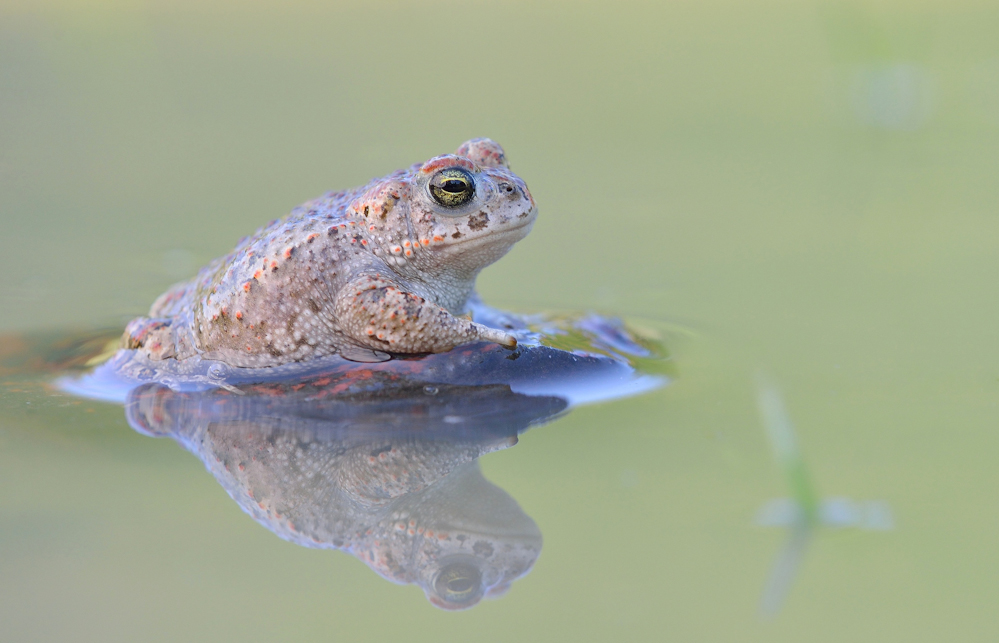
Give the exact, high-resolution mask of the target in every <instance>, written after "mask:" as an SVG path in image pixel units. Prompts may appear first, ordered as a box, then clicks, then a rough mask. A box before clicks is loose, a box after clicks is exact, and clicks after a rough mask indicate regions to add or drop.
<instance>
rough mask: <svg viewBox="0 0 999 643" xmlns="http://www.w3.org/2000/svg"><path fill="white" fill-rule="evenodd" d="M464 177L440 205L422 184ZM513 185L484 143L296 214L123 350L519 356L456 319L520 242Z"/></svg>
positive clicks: (290, 356)
mask: <svg viewBox="0 0 999 643" xmlns="http://www.w3.org/2000/svg"><path fill="white" fill-rule="evenodd" d="M449 168H461V169H463V170H465V171H467V172H468V173H469V174H470V175H471V176H472V177H473V179H474V186H475V194H474V197H473V198H472V199H471V200H470V201H468V202H467V203H465V204H463V205H461V206H457V207H450V208H449V207H445V206H443V205H441V204H439V203H438V202H436V201H435V200H434V199H433V198H432V196H431V193H430V191H429V188H428V184H429V182H430V181H431V180H432V179H433V178H434V176H435V175H436V174H437V173H438V172H440V171H441V170H447V169H449ZM536 215H537V208H536V206H535V203H534V199H533V198H532V197H531V194H530V192H529V191H528V190H527V186H526V185H525V184H524V182H523V181H522V180H521V179H520V178H519V177H517V176H516V175H515V174H513V173H512V172H511V171H510V170H509V168H508V166H507V163H506V157H505V155H504V152H503V149H502V148H501V147H500V146H499V145H498V144H496V143H495V142H493V141H491V140H489V139H473V140H471V141H468V142H466V143H464V144H462V146H461V147H459V148H458V150H457V153H456V154H447V155H443V156H438V157H435V158H433V159H430V160H429V161H427V162H426V163H422V164H417V165H414V166H412V167H410V168H409V169H407V170H399V171H397V172H393V173H392V174H389V175H388V176H386V177H384V178H380V179H375V180H373V181H371V182H370V183H368V184H367V185H365V186H363V187H360V188H356V189H353V190H345V191H341V192H331V193H328V194H326V195H324V196H322V197H320V198H318V199H315V200H313V201H309V202H306V203H304V204H302V205H301V206H299V207H297V208H295V209H294V210H293V211H292V212H291V214H290V215H288V216H287V217H285V218H284V219H280V220H277V221H274V222H272V223H271V224H270V225H268V226H266V227H264V228H262V229H260V230H258V231H257V233H256V234H255V235H253V236H252V237H248V238H246V239H243V240H242V241H241V242H240V243H239V245H237V246H236V249H235V250H233V252H231V253H230V254H228V255H227V256H225V257H222V258H220V259H216V260H215V261H213V262H212V263H210V264H209V265H208V266H206V267H205V268H204V269H202V270H201V272H199V273H198V275H197V276H196V277H195V278H194V279H193V280H191V281H188V282H183V283H180V284H177V285H175V286H173V287H172V288H170V289H169V290H168V291H167V292H166V293H164V294H163V295H162V296H160V298H159V299H157V300H156V302H155V303H154V304H153V306H152V308H151V309H150V311H149V316H148V317H140V318H138V319H135V320H133V321H132V322H131V323H130V324H129V325H128V327H127V329H126V331H125V337H124V345H125V346H126V347H127V348H136V349H139V350H142V351H143V352H145V353H146V354H147V355H148V356H149V357H150V358H152V359H168V358H174V359H184V358H187V357H190V356H193V355H199V354H200V355H201V356H203V357H205V358H208V359H216V360H220V361H223V362H226V363H228V364H231V365H233V366H245V367H266V366H276V365H280V364H285V363H288V362H296V361H302V360H307V359H310V358H314V357H322V356H326V355H332V354H335V353H339V354H340V355H342V356H344V357H346V358H348V359H354V360H358V361H379V360H381V359H386V358H387V357H388V355H389V354H391V353H439V352H444V351H447V350H450V349H451V348H453V347H455V346H458V345H461V344H465V343H468V342H473V341H483V340H484V341H492V342H497V343H499V344H502V345H504V346H507V347H511V348H512V347H514V346H516V340H515V339H514V338H513V337H512V336H511V335H509V334H507V333H505V332H502V331H498V330H495V329H491V328H488V327H486V326H482V325H480V324H477V323H474V322H472V321H470V320H468V319H466V318H464V317H460V315H462V314H463V313H464V312H465V306H466V302H467V301H468V298H469V296H470V295H471V293H472V291H473V288H474V286H475V277H476V276H477V275H478V273H479V271H480V270H482V268H484V267H486V266H487V265H489V264H491V263H493V262H494V261H496V260H497V259H499V258H500V257H502V256H503V255H504V254H506V252H507V251H508V250H509V249H510V247H511V246H513V244H514V243H516V242H517V241H519V240H520V239H522V238H523V237H524V236H526V235H527V233H528V232H529V231H530V229H531V226H532V225H533V223H534V220H535V217H536Z"/></svg>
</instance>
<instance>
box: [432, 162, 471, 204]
mask: <svg viewBox="0 0 999 643" xmlns="http://www.w3.org/2000/svg"><path fill="white" fill-rule="evenodd" d="M430 195H431V196H432V197H434V201H437V203H440V204H441V205H443V206H444V207H446V208H456V207H458V206H459V205H464V204H466V203H468V202H469V201H471V200H472V197H473V196H475V181H474V180H472V175H471V174H469V173H468V172H466V171H465V170H463V169H461V168H460V167H452V168H448V169H446V170H441V171H440V172H438V173H437V174H436V175H435V176H434V178H432V179H431V180H430Z"/></svg>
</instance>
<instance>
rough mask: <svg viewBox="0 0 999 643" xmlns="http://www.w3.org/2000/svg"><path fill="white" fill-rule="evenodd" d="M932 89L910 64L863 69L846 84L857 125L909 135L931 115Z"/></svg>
mask: <svg viewBox="0 0 999 643" xmlns="http://www.w3.org/2000/svg"><path fill="white" fill-rule="evenodd" d="M933 93H934V87H933V82H932V79H931V77H930V75H929V73H928V72H927V71H926V70H925V69H924V68H923V67H922V66H920V65H916V64H913V63H883V64H877V65H864V66H862V67H860V68H858V69H856V70H855V71H854V72H853V74H852V78H851V82H850V102H851V106H852V108H853V113H854V115H855V116H856V117H857V119H858V120H860V122H862V123H864V124H865V125H868V126H870V127H876V128H878V129H886V130H894V131H913V130H917V129H919V128H921V127H923V126H924V125H925V124H926V122H927V121H928V120H929V118H930V115H931V113H932V111H933V102H934V101H933V99H934V95H933Z"/></svg>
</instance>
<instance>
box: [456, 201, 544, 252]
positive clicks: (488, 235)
mask: <svg viewBox="0 0 999 643" xmlns="http://www.w3.org/2000/svg"><path fill="white" fill-rule="evenodd" d="M537 214H538V211H537V208H535V209H533V210H530V211H528V212H527V213H526V214H521V215H517V217H516V218H514V219H513V220H507V221H504V222H502V223H500V224H498V225H496V226H495V227H493V226H488V227H486V228H483V229H482V230H481V231H475V232H473V233H471V234H469V233H468V232H463V231H461V230H459V229H458V228H457V227H456V228H455V229H454V232H455V233H458V234H460V235H461V236H459V237H455V236H454V234H449V235H447V240H448V242H449V243H448V244H447V245H448V246H451V247H454V246H460V245H462V244H465V243H472V242H475V241H478V242H481V241H483V240H486V239H502V238H505V237H507V236H512V235H513V234H514V233H521V238H523V237H525V236H527V233H528V232H530V229H531V226H533V225H534V221H535V220H536V219H537ZM525 228H526V229H527V230H526V231H525Z"/></svg>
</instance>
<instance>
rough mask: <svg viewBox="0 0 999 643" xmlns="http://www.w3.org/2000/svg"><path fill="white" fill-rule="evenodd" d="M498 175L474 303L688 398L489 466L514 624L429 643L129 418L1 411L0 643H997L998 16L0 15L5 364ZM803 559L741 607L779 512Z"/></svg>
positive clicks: (920, 7) (254, 7) (335, 559)
mask: <svg viewBox="0 0 999 643" xmlns="http://www.w3.org/2000/svg"><path fill="white" fill-rule="evenodd" d="M473 136H489V137H492V138H494V139H496V140H498V141H499V142H500V143H502V144H503V145H504V146H505V147H506V150H507V153H508V156H509V158H510V161H511V165H512V167H513V169H514V170H515V171H516V172H517V173H518V174H520V175H521V176H522V177H523V178H524V179H525V180H526V181H527V183H528V185H529V186H530V188H531V190H532V192H533V194H534V196H535V198H536V200H537V202H538V203H539V206H540V213H541V214H540V218H539V220H538V223H537V225H536V226H535V228H534V231H533V232H532V234H531V235H530V236H529V237H528V238H527V239H526V240H524V241H523V242H521V243H520V244H518V246H517V247H516V248H515V249H514V250H513V251H512V252H511V253H510V254H509V255H508V256H507V257H506V258H505V259H504V260H502V261H501V262H500V263H499V264H497V265H496V266H494V267H492V268H490V269H488V270H487V271H486V272H485V273H483V275H482V276H481V278H480V280H479V288H480V291H481V293H482V294H483V296H484V298H485V299H486V300H487V301H488V302H490V303H493V304H496V305H500V306H504V307H508V308H511V309H514V310H524V311H531V310H543V309H572V310H586V309H592V310H597V311H600V312H605V313H613V314H619V315H623V316H626V317H632V318H639V319H647V320H651V321H650V323H653V324H660V325H667V326H669V327H672V326H677V327H682V328H685V329H689V330H690V331H692V333H683V334H674V335H671V336H669V337H670V341H671V342H672V343H673V349H674V351H675V352H676V359H677V369H678V372H679V375H680V377H679V379H678V380H677V382H676V383H675V384H673V385H672V386H670V387H669V388H667V389H666V390H664V391H662V392H659V393H656V394H653V395H650V396H647V397H644V398H640V399H637V400H630V401H621V402H616V403H611V404H606V405H602V406H598V407H590V408H584V409H581V410H577V411H575V412H574V413H572V414H571V415H569V416H567V417H566V418H563V419H561V420H559V421H557V422H556V423H554V424H552V425H549V426H546V427H542V428H539V429H535V430H533V431H531V432H529V433H527V434H526V435H524V436H523V438H522V440H521V443H520V445H518V446H517V447H516V448H514V449H511V450H508V451H504V452H499V453H494V454H491V455H489V456H487V457H486V458H484V459H483V470H484V473H485V475H486V477H488V478H489V479H490V480H492V481H493V482H495V483H496V484H498V485H500V486H501V487H503V488H505V489H506V490H507V491H508V492H509V493H510V494H511V495H512V496H513V497H515V498H516V499H517V500H518V501H519V502H520V504H521V506H522V507H523V509H524V510H525V511H526V512H527V513H528V514H530V515H531V516H532V517H533V518H534V520H535V521H536V522H537V523H538V525H539V526H540V528H541V530H542V532H543V533H544V537H545V545H544V551H543V553H542V555H541V558H540V559H539V561H538V563H537V565H536V567H535V569H534V571H533V572H532V573H531V574H529V575H528V576H527V577H525V578H524V579H521V580H519V581H517V582H516V583H514V585H513V588H512V589H511V591H510V592H509V594H508V595H507V596H506V597H504V598H502V599H500V600H496V601H488V602H484V603H483V604H481V605H479V606H478V607H476V608H475V609H472V610H470V611H468V612H463V613H444V612H441V611H438V610H435V609H434V608H432V607H431V606H430V605H429V604H428V603H427V602H426V600H425V599H424V597H423V595H422V592H420V591H419V590H418V589H416V588H413V587H396V586H392V585H390V584H388V583H386V582H385V581H384V580H382V579H380V578H378V577H377V576H376V575H375V574H373V573H372V572H371V571H369V570H368V569H367V568H365V567H364V565H362V564H361V563H360V562H358V561H356V560H354V559H353V558H350V557H349V556H347V555H345V554H341V553H335V552H323V551H313V550H307V549H303V548H300V547H297V546H295V545H292V544H289V543H286V542H283V541H281V540H279V539H278V538H276V537H275V536H274V535H273V534H271V533H269V532H267V531H266V530H264V529H262V528H261V527H259V526H258V525H256V524H254V523H253V522H252V521H251V520H250V519H249V518H248V517H247V516H245V515H244V514H243V513H242V512H241V511H240V510H239V508H238V507H237V506H236V505H235V504H234V503H233V502H232V501H231V500H229V499H228V497H227V496H226V495H225V493H224V491H223V490H222V489H221V488H220V487H219V486H218V485H217V484H216V483H215V481H214V480H213V479H212V478H211V476H210V475H208V474H207V473H205V472H204V471H203V470H202V467H201V464H200V463H199V462H198V461H197V460H196V459H195V458H193V457H192V456H190V455H189V454H186V453H184V452H183V451H181V449H179V448H178V447H177V445H176V444H174V443H173V442H171V441H168V440H151V439H149V438H146V437H142V436H140V435H138V434H136V433H134V432H132V431H131V429H129V428H128V426H127V425H126V423H125V421H124V418H123V417H122V412H121V409H120V408H117V407H114V406H104V405H99V404H86V403H84V404H80V403H78V402H74V401H71V400H69V399H68V398H59V397H52V396H50V395H48V394H47V393H46V392H45V391H44V389H41V388H38V387H35V386H30V385H29V384H25V383H24V382H22V381H19V380H8V381H6V382H4V383H3V384H0V629H2V633H0V639H3V640H4V641H8V640H9V641H33V640H72V641H89V640H93V641H109V640H122V641H136V640H143V641H158V640H163V641H173V640H235V639H237V638H238V639H241V640H388V639H392V638H403V637H404V638H406V639H407V640H411V641H415V640H434V641H439V640H456V639H462V638H468V639H472V638H474V639H475V640H539V641H556V640H566V641H569V640H571V641H583V640H608V639H611V638H617V639H619V640H664V639H678V640H787V641H801V640H810V641H843V640H863V641H914V640H920V641H922V640H926V641H937V640H966V641H977V640H995V638H996V637H997V636H999V619H997V618H996V616H995V614H994V612H995V604H996V602H997V599H999V583H997V578H999V553H997V549H996V546H995V544H996V542H997V539H999V515H997V512H999V491H997V488H999V473H997V468H996V467H995V464H994V463H995V459H996V456H997V454H999V431H997V428H996V420H997V415H999V407H997V402H999V360H997V358H999V337H997V332H996V330H997V321H999V296H997V295H999V293H997V288H996V275H997V269H999V252H997V250H999V248H997V245H999V241H997V240H999V189H997V181H996V173H997V169H999V163H997V162H999V6H997V5H996V3H995V2H964V1H961V0H948V1H943V0H933V1H930V0H926V1H923V0H909V1H902V0H897V1H885V2H832V1H830V2H808V1H805V0H802V1H790V0H788V1H786V2H777V1H772V2H769V1H745V2H735V1H731V0H718V1H713V0H708V1H705V2H693V1H685V2H658V3H657V2H647V3H640V2H630V1H619V2H605V3H595V2H501V1H495V2H492V1H485V0H483V1H471V2H444V1H418V0H412V1H405V0H403V1H399V2H364V3H361V2H356V3H339V2H330V3H310V2H283V3H267V2H263V1H255V2H242V3H237V2H211V1H209V2H191V1H187V0H180V1H177V0H173V1H170V2H165V1H159V2H156V1H151V2H130V1H128V0H121V1H107V2H104V1H93V2H67V3H59V2H46V1H44V0H41V1H37V0H36V1H24V2H17V1H11V0H0V258H2V265H3V267H4V270H3V277H2V279H0V331H2V332H7V333H20V332H25V331H31V330H39V329H67V330H80V329H87V328H93V327H98V326H106V325H120V324H122V323H124V321H125V320H127V319H128V318H130V317H131V316H133V315H136V314H140V313H142V312H144V311H145V310H146V309H147V308H148V305H149V303H150V302H151V301H152V300H153V299H154V298H155V296H156V295H158V294H159V293H160V292H162V290H163V289H164V288H165V287H166V286H167V285H169V284H170V283H172V282H173V281H176V280H178V279H181V278H184V277H187V276H189V275H191V274H193V273H194V272H195V271H196V270H197V268H198V267H199V266H200V265H201V264H203V263H204V262H206V261H208V260H209V259H211V258H213V257H215V256H218V255H220V254H223V253H225V252H226V251H228V250H229V249H230V248H231V247H232V246H233V244H234V243H235V241H236V240H237V239H238V238H239V237H241V236H244V235H246V234H249V233H251V232H252V231H253V230H254V229H255V228H256V226H258V225H260V224H262V223H265V222H266V221H268V220H270V219H272V218H275V217H277V216H280V215H282V214H283V213H286V212H287V211H288V210H290V208H291V207H293V206H294V205H296V204H298V203H300V202H302V201H304V200H306V199H308V198H311V197H314V196H316V195H318V194H320V193H322V192H324V191H326V190H329V189H334V188H345V187H350V186H354V185H357V184H360V183H363V182H365V181H366V180H368V179H369V178H371V177H373V176H380V175H383V174H386V173H387V172H389V171H391V170H393V169H396V168H398V167H403V166H406V165H408V164H410V163H413V162H416V161H419V160H423V159H426V158H428V157H430V156H432V155H435V154H439V153H443V152H447V151H451V150H453V149H454V148H455V147H456V146H457V145H458V144H459V143H461V142H462V141H463V140H465V139H467V138H470V137H473ZM761 366H762V367H766V368H768V369H769V371H770V372H771V373H772V375H773V377H774V379H775V381H776V382H778V384H779V386H780V387H781V390H782V391H783V394H784V397H785V399H786V401H787V404H788V407H789V409H790V413H791V416H792V418H793V419H794V421H795V422H796V426H797V430H798V437H799V440H800V442H801V446H802V450H803V452H804V454H805V457H806V459H807V460H808V462H809V465H810V467H811V471H812V473H813V474H814V475H815V478H816V480H817V486H818V487H819V492H820V493H821V494H823V495H826V496H832V495H842V496H848V497H851V498H855V499H879V500H883V501H884V502H886V503H888V505H889V506H890V507H891V510H892V513H893V515H894V518H895V529H894V530H892V531H888V532H878V533H874V532H864V531H860V530H842V531H835V532H834V531H826V532H823V533H820V534H819V535H818V537H817V538H816V540H815V542H814V543H813V545H812V547H811V548H810V550H809V551H808V553H807V555H806V557H805V559H804V563H803V564H802V565H801V567H800V569H799V570H798V574H797V578H796V580H795V583H794V586H793V588H792V590H791V593H790V595H789V597H788V599H787V601H786V603H785V604H784V606H783V609H782V610H781V612H780V613H779V614H778V615H777V616H776V618H774V619H772V620H770V621H765V620H763V619H761V618H760V616H759V614H758V612H757V608H758V603H759V600H760V594H761V591H762V588H763V585H764V583H765V580H766V577H767V574H768V571H769V568H770V565H771V562H772V559H773V557H774V555H775V554H776V552H777V551H778V549H779V548H780V545H781V540H782V538H783V536H782V533H781V531H780V530H776V529H767V528H763V527H758V526H755V525H754V523H753V517H754V515H755V513H756V511H757V509H758V508H759V507H760V506H761V505H763V504H764V503H765V502H766V501H767V500H769V499H771V498H774V497H780V496H784V495H787V493H788V491H787V489H786V488H785V487H784V485H783V482H782V478H781V475H780V472H779V471H778V470H777V468H776V467H775V465H774V463H773V459H772V457H771V455H770V453H769V447H768V444H767V442H766V437H765V434H764V432H763V430H762V428H761V426H760V423H759V420H758V418H757V411H756V408H755V402H754V393H753V383H752V373H753V372H754V371H756V369H758V368H760V367H761Z"/></svg>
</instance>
